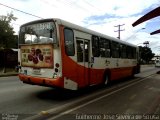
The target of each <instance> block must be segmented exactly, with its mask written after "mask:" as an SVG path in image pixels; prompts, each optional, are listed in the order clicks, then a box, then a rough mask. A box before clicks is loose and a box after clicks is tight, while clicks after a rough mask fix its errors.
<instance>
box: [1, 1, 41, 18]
mask: <svg viewBox="0 0 160 120" xmlns="http://www.w3.org/2000/svg"><path fill="white" fill-rule="evenodd" d="M0 5H2V6H4V7H7V8H10V9H13V10H15V11H18V12H22V13H24V14H27V15H31V16H34V17H37V18H41V19H43V18H42V17H39V16H37V15H33V14H31V13H27V12H24V11H22V10H18V9H16V8H13V7H10V6H8V5H4V4H2V3H0Z"/></svg>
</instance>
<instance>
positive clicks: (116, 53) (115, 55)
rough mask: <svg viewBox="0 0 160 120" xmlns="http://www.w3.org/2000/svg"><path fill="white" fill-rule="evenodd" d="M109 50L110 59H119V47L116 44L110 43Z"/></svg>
mask: <svg viewBox="0 0 160 120" xmlns="http://www.w3.org/2000/svg"><path fill="white" fill-rule="evenodd" d="M111 49H112V58H119V57H120V52H119V49H120V45H119V43H117V42H114V41H112V44H111Z"/></svg>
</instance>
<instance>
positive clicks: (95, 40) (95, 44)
mask: <svg viewBox="0 0 160 120" xmlns="http://www.w3.org/2000/svg"><path fill="white" fill-rule="evenodd" d="M92 53H93V56H94V57H99V56H100V50H99V38H98V37H97V36H92Z"/></svg>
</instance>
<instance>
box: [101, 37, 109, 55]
mask: <svg viewBox="0 0 160 120" xmlns="http://www.w3.org/2000/svg"><path fill="white" fill-rule="evenodd" d="M99 47H100V55H101V57H110V41H109V40H107V39H105V38H100V40H99Z"/></svg>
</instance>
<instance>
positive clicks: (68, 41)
mask: <svg viewBox="0 0 160 120" xmlns="http://www.w3.org/2000/svg"><path fill="white" fill-rule="evenodd" d="M64 40H65V52H66V54H67V55H68V56H74V54H75V50H74V34H73V30H72V29H68V28H65V29H64Z"/></svg>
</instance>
